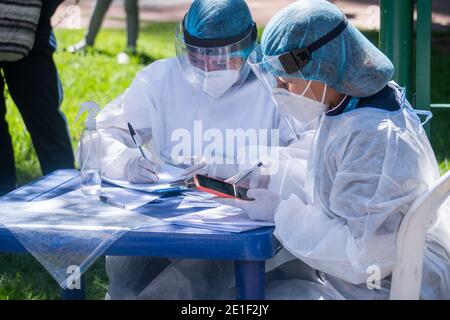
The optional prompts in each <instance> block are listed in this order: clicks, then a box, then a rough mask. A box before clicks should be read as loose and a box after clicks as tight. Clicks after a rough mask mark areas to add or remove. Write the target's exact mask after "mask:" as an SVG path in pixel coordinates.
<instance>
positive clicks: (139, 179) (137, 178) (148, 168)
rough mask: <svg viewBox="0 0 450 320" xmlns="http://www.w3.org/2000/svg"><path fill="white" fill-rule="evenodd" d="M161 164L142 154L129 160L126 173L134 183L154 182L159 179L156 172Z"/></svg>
mask: <svg viewBox="0 0 450 320" xmlns="http://www.w3.org/2000/svg"><path fill="white" fill-rule="evenodd" d="M158 170H159V166H158V165H157V164H155V163H154V162H152V161H150V160H148V159H145V158H144V157H142V156H139V157H136V158H133V159H131V160H130V161H128V163H127V164H126V166H125V175H126V177H127V178H128V181H130V182H132V183H154V182H157V181H158V180H159V178H158V176H157V175H156V172H157V171H158Z"/></svg>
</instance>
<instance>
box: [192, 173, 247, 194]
mask: <svg viewBox="0 0 450 320" xmlns="http://www.w3.org/2000/svg"><path fill="white" fill-rule="evenodd" d="M194 182H195V186H196V187H197V190H200V191H205V192H208V193H211V194H214V195H216V196H218V197H220V198H237V199H242V200H253V199H250V198H248V197H247V189H245V188H242V187H238V186H236V185H234V184H231V183H228V182H225V181H223V180H220V179H216V178H211V177H208V176H205V175H202V174H196V175H195V176H194Z"/></svg>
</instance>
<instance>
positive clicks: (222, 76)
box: [196, 69, 239, 99]
mask: <svg viewBox="0 0 450 320" xmlns="http://www.w3.org/2000/svg"><path fill="white" fill-rule="evenodd" d="M196 76H197V80H198V81H199V83H200V86H201V88H202V90H203V91H204V92H205V93H206V94H207V95H209V96H210V97H211V98H213V99H218V98H220V97H221V96H222V95H223V94H224V93H225V92H226V91H227V90H228V89H230V88H231V87H232V86H233V85H234V84H235V83H236V82H237V81H238V80H239V71H238V70H217V71H210V72H206V71H203V70H201V69H197V70H196Z"/></svg>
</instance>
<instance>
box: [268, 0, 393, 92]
mask: <svg viewBox="0 0 450 320" xmlns="http://www.w3.org/2000/svg"><path fill="white" fill-rule="evenodd" d="M343 19H344V14H343V13H342V11H340V10H339V9H338V8H337V7H336V6H335V5H333V4H332V3H330V2H328V1H326V0H299V1H296V2H294V3H292V4H291V5H289V6H287V7H286V8H284V9H283V10H281V11H280V12H278V13H277V14H276V15H275V16H274V17H273V18H272V19H271V20H270V21H269V23H268V24H267V26H266V28H265V30H264V33H263V35H262V39H261V49H262V53H263V54H264V56H277V55H280V54H282V53H286V52H288V51H290V50H294V49H298V48H304V47H307V46H309V45H311V44H312V43H313V42H314V41H316V40H318V39H319V38H321V37H323V36H324V35H326V34H327V33H329V32H330V31H332V30H333V29H335V28H336V27H337V26H338V25H339V23H340V22H341V21H343ZM301 73H302V74H301V76H302V77H303V78H304V79H306V80H318V81H322V82H324V83H326V84H328V86H330V87H333V88H334V89H336V90H337V91H338V92H341V93H345V94H348V95H351V96H354V97H366V96H370V95H372V94H375V93H377V92H378V91H380V90H381V89H382V88H383V87H384V86H385V85H386V84H387V82H388V81H389V80H391V78H392V76H393V74H394V66H393V65H392V63H391V61H390V60H389V59H388V58H387V57H386V56H385V55H384V54H383V53H382V52H381V51H380V50H378V49H377V48H376V47H375V46H374V45H373V44H372V43H371V42H370V41H369V40H368V39H367V38H366V37H364V36H363V35H362V34H361V32H359V31H358V30H357V29H356V28H355V27H353V26H352V25H351V24H350V23H348V25H347V27H346V28H345V29H344V31H343V32H342V33H341V34H339V35H338V36H337V37H336V38H334V39H333V40H331V41H330V42H328V43H326V44H325V45H323V46H322V47H321V48H319V49H318V50H316V51H314V52H313V53H312V60H311V61H309V62H308V63H307V64H306V65H305V67H303V69H302V70H301ZM284 76H285V77H292V76H290V75H288V74H285V75H284Z"/></svg>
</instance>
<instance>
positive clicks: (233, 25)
mask: <svg viewBox="0 0 450 320" xmlns="http://www.w3.org/2000/svg"><path fill="white" fill-rule="evenodd" d="M252 23H253V19H252V15H251V13H250V9H249V8H248V6H247V4H246V3H245V1H244V0H195V1H194V2H193V3H192V5H191V7H190V8H189V11H188V13H187V15H186V18H185V21H184V28H185V29H186V31H187V32H188V33H189V34H190V35H192V36H194V37H197V38H200V39H224V38H231V37H235V36H237V35H239V34H241V33H243V32H245V31H246V30H247V29H248V28H249V27H250V26H251V25H252Z"/></svg>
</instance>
